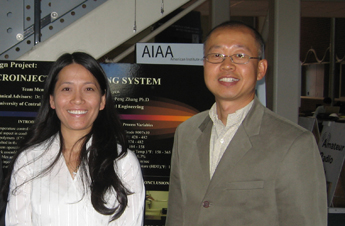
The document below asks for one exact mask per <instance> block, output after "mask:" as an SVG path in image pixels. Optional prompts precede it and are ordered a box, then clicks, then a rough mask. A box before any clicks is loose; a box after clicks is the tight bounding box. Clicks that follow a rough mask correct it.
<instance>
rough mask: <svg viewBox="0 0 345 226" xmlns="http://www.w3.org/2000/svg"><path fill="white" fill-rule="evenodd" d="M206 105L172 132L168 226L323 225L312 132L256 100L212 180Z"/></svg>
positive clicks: (322, 187)
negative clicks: (173, 134) (202, 110)
mask: <svg viewBox="0 0 345 226" xmlns="http://www.w3.org/2000/svg"><path fill="white" fill-rule="evenodd" d="M212 125H213V123H212V120H211V119H210V117H209V114H208V111H205V112H202V113H199V114H197V115H195V116H193V117H192V118H190V119H189V120H187V121H185V122H184V123H182V124H181V125H180V126H179V127H178V128H177V130H176V133H175V140H174V147H173V153H172V162H171V176H170V189H169V190H170V191H169V202H168V216H167V224H166V225H167V226H172V225H174V226H175V225H176V226H199V225H200V226H204V225H205V226H218V225H219V226H225V225H230V226H249V225H251V226H283V225H284V226H326V225H327V198H326V197H327V195H326V180H325V175H324V170H323V165H322V161H321V157H320V153H319V150H318V147H317V144H316V142H315V138H314V137H313V135H312V134H311V133H310V132H309V131H307V130H305V129H303V128H302V127H300V126H298V125H295V124H294V123H292V122H290V121H288V120H286V119H284V118H282V117H280V116H278V115H277V114H275V113H273V112H271V111H270V110H268V109H267V108H265V107H264V106H263V105H261V103H259V101H258V99H257V98H256V99H255V101H254V104H253V107H252V109H251V110H250V111H249V113H248V115H247V117H246V118H245V119H244V121H243V122H242V124H241V125H240V127H239V128H238V130H237V132H236V134H235V136H234V137H233V139H232V141H231V142H230V144H229V146H228V148H227V149H226V151H225V153H224V155H223V157H222V159H221V160H220V162H219V165H218V167H217V169H216V171H215V173H214V175H213V177H212V179H211V180H210V174H209V142H210V134H211V128H212Z"/></svg>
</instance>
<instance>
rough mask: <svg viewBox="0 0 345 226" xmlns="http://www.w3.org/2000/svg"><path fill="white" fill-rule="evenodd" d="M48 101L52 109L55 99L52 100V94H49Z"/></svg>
mask: <svg viewBox="0 0 345 226" xmlns="http://www.w3.org/2000/svg"><path fill="white" fill-rule="evenodd" d="M49 103H50V107H51V108H52V109H55V101H54V97H53V96H52V95H50V96H49Z"/></svg>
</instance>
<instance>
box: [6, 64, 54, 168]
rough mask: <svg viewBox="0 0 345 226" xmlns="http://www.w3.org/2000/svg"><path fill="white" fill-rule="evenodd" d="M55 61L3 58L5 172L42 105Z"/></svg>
mask: <svg viewBox="0 0 345 226" xmlns="http://www.w3.org/2000/svg"><path fill="white" fill-rule="evenodd" d="M51 64H52V63H51V62H19V61H0V152H1V156H2V165H3V169H4V174H6V171H7V170H6V169H7V167H8V164H9V163H10V160H11V158H12V156H13V155H14V153H15V152H16V149H17V147H18V142H19V141H20V139H21V138H22V137H23V136H25V135H26V133H27V131H28V129H29V127H30V126H31V125H32V124H33V122H34V118H35V117H36V114H37V111H38V109H39V107H40V106H41V103H40V101H41V96H42V92H43V86H44V81H45V79H46V77H47V74H48V72H49V69H50V67H51Z"/></svg>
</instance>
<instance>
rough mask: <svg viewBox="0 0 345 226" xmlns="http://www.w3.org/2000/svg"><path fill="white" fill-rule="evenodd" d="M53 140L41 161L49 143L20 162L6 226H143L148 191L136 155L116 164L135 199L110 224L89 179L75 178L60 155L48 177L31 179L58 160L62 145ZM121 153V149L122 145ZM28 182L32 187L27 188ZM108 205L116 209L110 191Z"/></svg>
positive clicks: (112, 194)
mask: <svg viewBox="0 0 345 226" xmlns="http://www.w3.org/2000/svg"><path fill="white" fill-rule="evenodd" d="M53 139H54V140H53V143H52V145H51V146H50V148H49V150H48V151H47V152H46V153H45V154H44V155H43V156H42V157H41V158H38V159H37V157H39V156H40V155H41V154H42V153H43V150H45V149H47V143H46V144H42V145H39V146H37V147H34V148H30V149H29V150H27V151H25V152H23V153H22V154H21V155H20V156H19V157H18V159H17V161H16V163H15V166H14V170H13V173H12V177H11V183H10V192H9V197H8V199H9V200H8V203H7V208H6V225H27V226H30V225H42V226H49V225H51V226H78V225H81V226H89V225H90V226H91V225H92V226H102V225H111V226H118V225H125V226H139V225H143V212H144V202H145V188H144V183H143V179H142V174H141V168H140V164H139V162H138V160H137V158H136V156H135V154H134V153H133V152H131V151H130V150H128V153H127V155H126V156H124V157H123V158H121V159H120V160H118V161H116V162H115V163H114V167H115V170H116V172H117V174H118V176H119V177H120V179H121V181H122V183H123V185H124V186H125V187H126V188H127V189H128V190H129V191H131V192H132V193H133V194H131V195H128V205H127V207H126V209H125V211H124V212H123V214H122V215H121V217H120V218H118V219H117V220H114V221H112V222H110V223H109V221H110V219H111V215H103V214H100V213H98V212H97V211H96V210H95V209H94V208H93V206H92V203H91V195H90V191H89V189H88V187H89V186H88V185H87V184H89V182H88V178H83V177H82V176H81V175H80V172H79V171H78V172H77V174H76V176H75V177H74V179H73V178H72V177H71V174H70V172H69V170H68V167H67V165H66V162H65V160H64V157H63V156H62V155H61V156H60V158H59V159H58V162H57V163H56V165H55V166H54V167H53V169H52V170H51V171H50V172H49V173H47V174H45V175H43V176H39V177H36V178H35V179H33V180H30V179H31V178H33V177H35V175H37V173H38V172H40V171H41V170H42V169H44V168H46V167H47V166H48V165H49V164H51V163H52V161H53V160H54V158H55V156H56V153H57V152H58V150H59V148H60V141H59V137H58V136H55V138H53ZM118 149H119V150H121V146H118ZM34 160H35V161H34ZM84 177H85V176H84ZM25 181H28V182H27V183H25V184H23V183H24V182H25ZM83 183H84V184H83ZM21 184H23V185H22V186H20V187H19V188H18V189H17V190H16V191H14V192H13V189H14V188H16V187H17V186H18V185H21ZM105 201H106V202H107V207H114V206H116V205H117V200H116V193H115V192H114V191H108V192H107V194H106V198H105Z"/></svg>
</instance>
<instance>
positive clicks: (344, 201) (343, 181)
mask: <svg viewBox="0 0 345 226" xmlns="http://www.w3.org/2000/svg"><path fill="white" fill-rule="evenodd" d="M344 137H345V124H344V123H337V122H332V121H325V122H323V129H322V133H321V139H320V141H319V150H320V154H321V158H322V161H323V165H324V169H325V174H326V180H327V194H328V196H327V198H328V206H329V207H345V194H344V191H345V186H344V185H345V173H344V170H343V168H344V167H343V163H344V158H345V139H344Z"/></svg>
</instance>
